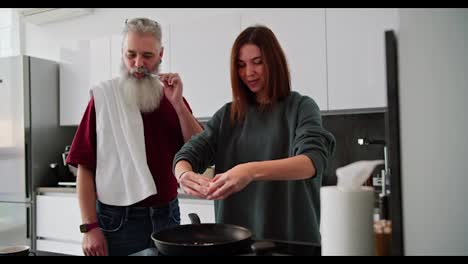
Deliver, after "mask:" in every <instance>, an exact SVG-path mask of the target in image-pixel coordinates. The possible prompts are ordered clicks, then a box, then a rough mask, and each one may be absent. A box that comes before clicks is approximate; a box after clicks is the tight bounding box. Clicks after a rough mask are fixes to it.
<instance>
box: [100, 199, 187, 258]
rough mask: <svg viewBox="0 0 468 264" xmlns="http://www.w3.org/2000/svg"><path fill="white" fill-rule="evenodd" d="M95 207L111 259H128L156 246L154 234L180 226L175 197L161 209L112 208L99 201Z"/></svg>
mask: <svg viewBox="0 0 468 264" xmlns="http://www.w3.org/2000/svg"><path fill="white" fill-rule="evenodd" d="M96 208H97V214H98V220H99V227H100V228H101V230H102V231H103V233H104V236H105V237H106V240H107V247H108V252H109V255H110V256H128V255H130V254H133V253H136V252H138V251H141V250H144V249H146V248H149V247H155V246H154V243H153V241H152V240H151V234H152V233H153V232H158V231H160V230H162V229H165V228H168V227H171V226H176V225H179V224H180V210H179V201H178V199H177V198H176V199H174V200H172V201H171V202H170V203H169V204H167V205H165V206H160V207H126V206H113V205H107V204H103V203H101V202H99V201H98V202H97V204H96Z"/></svg>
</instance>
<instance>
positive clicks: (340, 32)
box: [326, 8, 398, 110]
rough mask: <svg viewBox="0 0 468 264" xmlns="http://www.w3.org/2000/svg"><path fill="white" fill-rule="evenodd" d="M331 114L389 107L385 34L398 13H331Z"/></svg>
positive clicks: (395, 23) (394, 26) (393, 25)
mask: <svg viewBox="0 0 468 264" xmlns="http://www.w3.org/2000/svg"><path fill="white" fill-rule="evenodd" d="M326 23H327V27H326V28H327V63H328V106H329V110H342V109H357V108H379V107H386V105H387V93H386V91H387V90H386V87H387V84H386V70H385V65H386V64H385V63H386V62H385V45H384V43H385V42H384V40H385V34H384V32H385V30H388V29H397V27H398V11H397V9H338V8H337V9H327V10H326Z"/></svg>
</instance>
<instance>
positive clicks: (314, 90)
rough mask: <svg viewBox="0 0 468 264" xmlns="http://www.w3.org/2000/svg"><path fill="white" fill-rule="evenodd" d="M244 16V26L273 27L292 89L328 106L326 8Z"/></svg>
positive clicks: (287, 10)
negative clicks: (284, 57) (287, 66)
mask: <svg viewBox="0 0 468 264" xmlns="http://www.w3.org/2000/svg"><path fill="white" fill-rule="evenodd" d="M241 20H242V29H245V28H246V27H248V26H251V25H254V24H262V25H265V26H267V27H269V28H270V29H271V30H272V31H273V33H274V34H275V35H276V37H277V38H278V41H279V42H280V45H281V46H282V47H283V50H284V52H285V55H286V59H287V61H288V64H289V70H290V72H291V86H292V87H291V89H292V90H293V91H298V92H299V93H301V94H303V95H307V96H310V97H311V98H313V99H314V100H315V101H316V102H317V104H318V106H319V107H320V109H321V110H328V105H327V79H326V78H327V77H326V46H325V45H326V42H325V9H286V10H274V9H272V10H260V11H257V10H256V11H248V12H245V13H243V14H242V19H241Z"/></svg>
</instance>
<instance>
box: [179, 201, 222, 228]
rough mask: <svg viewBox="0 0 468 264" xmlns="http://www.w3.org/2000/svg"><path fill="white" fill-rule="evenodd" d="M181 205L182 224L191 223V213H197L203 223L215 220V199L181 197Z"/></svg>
mask: <svg viewBox="0 0 468 264" xmlns="http://www.w3.org/2000/svg"><path fill="white" fill-rule="evenodd" d="M179 207H180V224H181V225H186V224H190V223H191V222H190V218H189V217H188V214H190V213H195V214H197V215H198V217H200V221H201V223H214V222H215V213H214V201H212V200H202V199H192V198H182V197H179Z"/></svg>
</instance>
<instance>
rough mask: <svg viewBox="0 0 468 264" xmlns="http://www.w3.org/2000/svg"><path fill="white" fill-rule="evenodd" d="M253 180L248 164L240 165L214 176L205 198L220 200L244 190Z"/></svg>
mask: <svg viewBox="0 0 468 264" xmlns="http://www.w3.org/2000/svg"><path fill="white" fill-rule="evenodd" d="M252 180H253V172H252V170H251V169H250V167H249V166H248V164H240V165H237V166H235V167H234V168H232V169H230V170H228V171H226V172H225V173H219V174H216V175H215V177H214V178H213V180H212V181H211V184H210V187H209V188H208V193H207V194H206V198H207V199H210V200H221V199H225V198H227V197H228V196H229V195H231V194H233V193H236V192H238V191H240V190H242V189H244V188H245V186H247V185H248V184H249V183H250V182H251V181H252Z"/></svg>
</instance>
